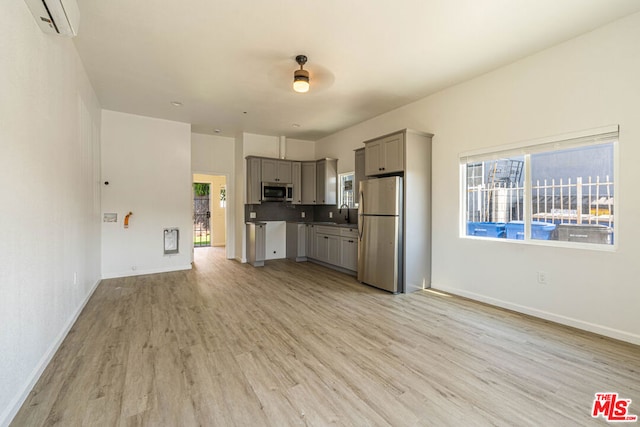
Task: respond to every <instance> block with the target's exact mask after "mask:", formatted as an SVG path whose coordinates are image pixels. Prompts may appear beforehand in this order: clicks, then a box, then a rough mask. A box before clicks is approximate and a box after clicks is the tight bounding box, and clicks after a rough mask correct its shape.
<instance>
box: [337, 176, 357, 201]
mask: <svg viewBox="0 0 640 427" xmlns="http://www.w3.org/2000/svg"><path fill="white" fill-rule="evenodd" d="M349 175H351V176H352V179H351V182H352V185H353V183H354V182H355V179H356V173H355V171H351V172H344V173H339V174H338V203H337V206H338V208H340V206H342V205H343V204H345V203H344V193H343V188H342V179H343V178H344V177H348V176H349ZM351 191H353V206H349V209H358V201H357V200H356V191H355V188H352V190H351ZM346 204H347V205H349V204H348V203H346Z"/></svg>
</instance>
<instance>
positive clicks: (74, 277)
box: [73, 272, 78, 285]
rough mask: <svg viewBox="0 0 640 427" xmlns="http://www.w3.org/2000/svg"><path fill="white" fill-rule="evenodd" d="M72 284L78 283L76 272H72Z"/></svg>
mask: <svg viewBox="0 0 640 427" xmlns="http://www.w3.org/2000/svg"><path fill="white" fill-rule="evenodd" d="M73 284H74V285H77V284H78V273H77V272H76V273H73Z"/></svg>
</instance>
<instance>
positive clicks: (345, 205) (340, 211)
mask: <svg viewBox="0 0 640 427" xmlns="http://www.w3.org/2000/svg"><path fill="white" fill-rule="evenodd" d="M343 206H344V207H345V208H347V214H346V215H345V216H344V219H345V220H346V221H347V224H349V205H348V204H346V203H343V204H341V205H340V208H338V213H339V214H341V213H342V207H343Z"/></svg>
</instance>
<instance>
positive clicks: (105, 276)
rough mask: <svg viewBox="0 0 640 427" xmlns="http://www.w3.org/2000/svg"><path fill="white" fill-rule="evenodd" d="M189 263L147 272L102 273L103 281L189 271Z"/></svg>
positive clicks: (152, 269)
mask: <svg viewBox="0 0 640 427" xmlns="http://www.w3.org/2000/svg"><path fill="white" fill-rule="evenodd" d="M191 268H192V266H191V263H189V264H187V265H174V266H171V267H164V268H151V269H148V270H131V271H125V272H119V273H103V274H102V278H103V279H117V278H119V277H133V276H143V275H145V274H158V273H171V272H173V271H184V270H191Z"/></svg>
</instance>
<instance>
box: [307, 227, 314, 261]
mask: <svg viewBox="0 0 640 427" xmlns="http://www.w3.org/2000/svg"><path fill="white" fill-rule="evenodd" d="M306 227H307V235H306V237H307V241H306V242H305V247H306V251H305V252H306V256H307V258H315V257H316V229H315V226H314V225H313V224H307V225H306Z"/></svg>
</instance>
